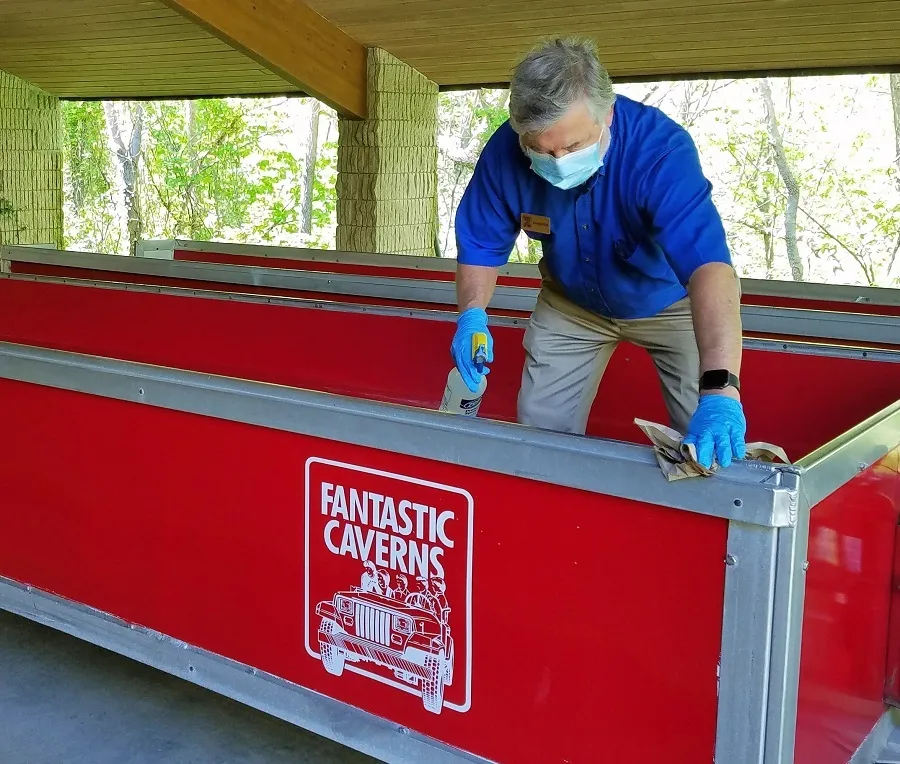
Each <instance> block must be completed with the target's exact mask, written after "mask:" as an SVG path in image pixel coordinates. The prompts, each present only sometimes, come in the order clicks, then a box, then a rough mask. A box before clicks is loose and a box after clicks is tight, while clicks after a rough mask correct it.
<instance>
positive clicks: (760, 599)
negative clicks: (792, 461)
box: [0, 343, 798, 764]
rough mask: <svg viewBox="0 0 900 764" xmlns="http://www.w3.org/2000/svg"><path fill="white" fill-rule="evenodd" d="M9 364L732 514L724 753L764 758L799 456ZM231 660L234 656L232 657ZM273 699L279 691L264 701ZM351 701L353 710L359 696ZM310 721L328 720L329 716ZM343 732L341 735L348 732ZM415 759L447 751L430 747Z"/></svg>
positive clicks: (74, 386)
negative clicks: (657, 451) (679, 475)
mask: <svg viewBox="0 0 900 764" xmlns="http://www.w3.org/2000/svg"><path fill="white" fill-rule="evenodd" d="M0 377H2V378H6V379H13V380H17V381H21V382H27V383H31V384H39V385H47V386H51V387H56V388H60V389H65V390H73V391H77V392H82V393H87V394H92V395H99V396H104V397H108V398H113V399H117V400H126V401H132V402H135V403H138V404H145V405H152V406H160V407H164V408H167V409H173V410H177V411H183V412H188V413H194V414H199V415H204V416H212V417H216V418H219V419H225V420H229V421H235V422H242V423H246V424H253V425H260V426H264V427H269V428H273V429H278V430H284V431H288V432H295V433H301V434H305V435H313V436H316V437H323V438H327V439H329V440H334V441H340V442H352V443H357V444H360V445H367V446H371V447H375V448H379V449H384V450H388V451H396V452H398V453H406V454H411V455H416V456H419V457H424V458H431V459H439V460H441V461H444V462H450V463H455V464H462V465H466V466H470V467H474V468H477V469H481V470H489V471H492V472H500V473H504V474H511V475H517V476H519V477H526V478H529V479H533V480H539V481H544V482H549V483H552V484H554V485H566V486H570V487H574V488H578V489H581V490H586V491H592V492H595V493H601V494H606V495H614V496H623V497H627V498H630V499H633V500H636V501H644V502H649V503H653V504H656V505H661V506H668V507H672V508H674V509H676V510H686V511H692V512H698V513H702V514H708V515H713V516H716V517H721V518H726V519H728V520H729V532H728V548H727V557H726V559H724V560H723V561H722V564H723V566H727V567H726V571H727V573H726V589H725V602H724V615H723V619H724V621H723V627H724V631H723V648H722V654H723V659H724V660H723V664H722V671H721V686H720V696H719V697H720V705H719V707H720V715H719V720H718V729H717V750H718V761H720V762H728V764H761V762H762V759H761V758H760V757H759V756H757V755H756V754H755V753H752V752H754V751H763V750H764V749H765V746H766V737H765V736H766V722H767V712H768V706H767V703H768V695H769V690H768V684H769V681H770V679H769V671H768V667H769V665H770V663H771V655H772V644H773V624H774V623H775V618H774V613H775V611H776V608H775V586H776V571H775V563H776V557H777V543H776V542H777V537H778V533H779V530H780V529H789V528H790V527H791V525H792V524H794V523H796V521H797V517H796V507H797V501H798V487H797V477H798V475H797V471H796V470H795V469H793V468H789V467H781V466H773V465H766V464H749V463H748V464H740V463H739V464H735V465H733V466H732V467H731V468H729V469H728V470H727V471H724V472H723V473H721V474H719V475H717V476H716V477H714V478H711V479H708V480H685V481H678V482H675V483H667V482H666V481H665V479H664V478H663V477H662V475H661V474H660V471H659V467H658V465H657V464H656V460H655V457H654V456H653V452H652V449H651V448H650V447H649V446H635V445H631V444H626V443H620V442H613V441H604V440H599V439H591V438H583V437H578V436H572V435H563V434H559V433H551V432H545V431H536V430H531V429H530V428H524V427H520V426H518V425H508V424H504V423H499V422H492V421H485V420H478V419H476V420H468V419H463V418H461V417H454V416H451V415H447V414H440V413H437V412H431V411H424V410H418V409H409V408H404V407H399V406H393V405H387V404H376V403H370V402H366V401H359V400H351V399H347V398H341V397H338V396H332V395H326V394H322V393H314V392H310V391H304V390H296V389H292V388H283V387H278V386H274V385H267V384H263V383H259V382H246V381H241V380H234V379H227V378H221V377H214V376H210V375H206V374H199V373H196V372H185V371H178V370H172V369H162V368H158V367H153V366H148V365H144V364H137V363H133V362H126V361H116V360H109V359H102V358H96V357H91V356H82V355H77V354H72V353H66V352H61V351H53V350H43V349H37V348H32V347H25V346H18V345H11V344H8V343H0ZM7 583H8V582H7ZM30 594H31V595H32V599H33V601H35V602H37V601H39V602H40V603H41V604H43V605H46V602H47V601H48V600H47V599H46V597H44V596H43V595H41V596H40V597H38V595H37V594H35V593H33V592H32V593H30ZM10 596H11V595H10V590H9V586H5V587H4V586H2V585H0V605H2V606H3V607H7V608H10V604H9V598H10ZM17 601H18V602H19V603H20V604H19V605H16V601H14V602H13V606H12V609H14V610H16V612H22V613H23V614H25V615H29V617H35V613H31V612H29V611H28V609H27V608H23V607H21V594H19V600H17ZM68 604H69V608H70V609H69V612H68V614H67V615H66V618H68V619H69V621H66V622H67V623H69V629H70V633H75V634H76V635H78V636H82V637H84V638H87V639H93V640H99V639H100V638H103V639H106V640H112V644H113V649H119V650H120V651H123V652H125V654H128V655H132V656H133V657H136V658H137V659H139V660H144V661H145V662H151V665H155V666H157V667H158V668H161V669H163V670H167V671H171V672H172V673H175V674H177V675H178V676H183V677H184V678H187V679H189V680H191V681H199V682H201V683H204V682H206V683H207V684H206V686H211V687H212V689H215V690H216V691H218V692H222V693H223V694H226V695H229V696H230V697H235V698H237V699H239V700H243V701H244V702H248V701H249V702H250V703H251V704H257V705H258V706H259V704H260V698H259V697H256V696H255V694H254V693H268V692H269V690H266V689H264V687H263V685H262V684H260V683H255V682H254V683H252V684H253V686H254V688H256V689H253V690H251V689H250V688H249V687H248V685H247V683H248V682H250V681H251V680H249V679H248V678H247V675H248V673H250V674H251V675H252V674H253V671H252V670H251V669H248V668H247V667H240V666H237V665H235V664H232V663H231V662H222V661H221V659H213V657H211V656H208V655H204V656H203V657H204V659H209V660H208V661H207V662H206V663H204V667H205V668H204V670H203V671H197V670H195V671H193V672H191V671H190V670H189V671H188V673H187V674H185V670H184V669H185V666H184V661H185V659H184V658H180V657H177V656H173V654H172V653H171V652H166V653H165V654H164V655H163V654H160V653H159V652H157V653H153V652H148V651H147V650H146V649H145V648H146V647H147V645H148V641H147V640H144V641H143V642H141V644H140V645H137V643H136V642H134V640H137V637H134V639H133V640H131V637H129V639H130V640H131V641H130V642H129V643H128V644H125V643H123V642H122V634H124V633H125V632H123V630H122V629H121V628H118V629H117V628H115V619H110V618H109V617H107V616H104V615H102V614H96V613H93V614H92V617H91V618H90V619H88V620H89V621H91V622H92V625H89V624H87V623H82V624H80V625H79V624H75V625H72V624H71V618H72V613H74V612H75V611H77V610H78V605H77V604H73V603H68ZM71 608H75V610H74V611H72V610H71ZM37 615H38V617H40V614H39V613H38V614H37ZM98 619H99V621H98ZM63 620H65V618H64V619H63ZM51 625H52V624H51ZM113 633H114V634H118V635H119V636H114V635H113ZM98 635H99V636H98ZM144 635H145V636H146V635H149V636H151V637H152V640H151V641H150V642H149V644H152V645H156V646H158V647H159V649H160V650H162V649H163V648H164V647H165V646H166V645H167V644H169V643H171V642H172V640H170V639H168V638H166V637H163V636H161V635H155V634H152V633H149V632H144ZM116 640H118V641H116ZM177 644H179V645H180V643H177ZM183 647H184V646H181V648H180V649H183ZM188 649H189V650H190V651H191V652H190V656H191V657H190V658H188V659H187V660H189V661H199V660H200V658H198V657H196V656H197V655H202V654H201V653H199V652H198V651H196V650H194V649H193V648H188ZM210 661H212V662H210ZM217 661H218V662H217ZM192 665H193V664H192ZM228 668H230V669H232V670H230V671H226V669H228ZM216 672H218V673H217V674H216ZM223 672H224V673H223ZM213 674H216V677H217V678H216V679H215V681H214V684H213V683H211V680H209V677H210V676H212V675H213ZM276 681H278V680H276ZM283 684H284V683H283ZM294 692H297V690H296V689H294ZM283 697H285V700H284V701H283V702H281V703H280V704H275V707H274V712H275V713H279V712H280V711H281V712H283V709H284V708H285V707H290V703H289V701H288V700H287V696H283ZM303 697H305V696H303ZM330 702H331V701H329V703H330ZM266 704H267V705H271V704H269V703H268V701H266ZM339 705H340V704H337V706H339ZM337 706H335V707H337ZM346 713H347V714H351V715H352V713H351V711H350V710H347V711H346ZM370 721H371V720H370ZM299 723H301V724H304V726H311V725H316V724H318V725H321V719H320V718H319V717H317V716H316V715H315V714H310V713H309V712H308V711H307V712H304V715H303V716H302V719H301V720H300V721H299ZM389 726H390V725H388V727H389ZM312 728H313V729H315V730H316V731H319V730H321V726H319V727H315V726H313V727H312ZM370 728H371V729H373V734H376V735H380V736H381V738H383V737H384V735H385V729H387V727H383V728H381V729H379V728H377V725H376V727H372V725H369V726H368V727H367V729H370ZM325 734H330V733H329V732H326V733H325ZM330 736H333V735H331V734H330ZM335 739H338V740H341V741H342V742H345V741H344V739H343V738H340V737H337V738H335ZM346 742H349V743H350V744H351V745H353V746H354V747H359V748H361V749H362V750H369V751H372V752H373V753H375V755H378V756H380V757H381V758H384V759H385V760H386V761H388V762H405V761H407V760H409V759H408V758H405V757H406V756H407V754H406V753H403V752H401V753H397V752H396V751H387V750H386V749H385V748H384V747H378V746H381V745H382V743H380V742H378V741H375V742H373V741H371V740H368V741H366V746H360V745H359V741H358V740H355V741H346ZM411 745H412V744H411ZM751 754H752V755H751ZM419 760H428V761H438V760H439V759H437V758H435V757H434V756H433V755H432V756H431V758H428V759H419ZM460 760H462V759H460ZM447 761H454V759H447Z"/></svg>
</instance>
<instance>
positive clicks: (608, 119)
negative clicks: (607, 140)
mask: <svg viewBox="0 0 900 764" xmlns="http://www.w3.org/2000/svg"><path fill="white" fill-rule="evenodd" d="M615 108H616V107H615V105H613V106H610V107H609V112H608V113H607V114H606V119H604V120H603V122H604V124H605V125H606V126H607V127H611V126H612V122H613V112H614V111H615Z"/></svg>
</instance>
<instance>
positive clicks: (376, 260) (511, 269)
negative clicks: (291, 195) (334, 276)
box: [136, 239, 540, 279]
mask: <svg viewBox="0 0 900 764" xmlns="http://www.w3.org/2000/svg"><path fill="white" fill-rule="evenodd" d="M136 249H137V255H138V257H141V256H146V254H145V253H146V252H158V253H163V252H166V253H167V255H166V257H167V258H168V259H170V260H171V259H172V258H173V257H174V253H175V250H176V249H180V250H183V251H185V252H212V253H215V254H221V255H249V256H251V257H260V258H281V259H284V260H300V261H303V262H310V263H315V262H320V263H346V264H348V265H375V266H379V267H381V268H408V269H411V270H421V271H425V272H439V273H455V272H456V258H451V257H422V256H421V255H389V254H384V253H380V252H379V253H376V252H342V251H336V250H332V249H309V248H305V247H277V246H267V245H259V244H236V243H234V242H222V241H189V240H187V239H149V240H146V241H139V242H138V244H137V248H136ZM154 256H156V257H159V256H161V255H154ZM500 274H501V275H503V276H515V277H517V278H534V279H539V278H540V271H539V270H538V267H537V265H535V264H534V263H515V262H511V263H507V264H506V265H504V266H502V267H501V268H500Z"/></svg>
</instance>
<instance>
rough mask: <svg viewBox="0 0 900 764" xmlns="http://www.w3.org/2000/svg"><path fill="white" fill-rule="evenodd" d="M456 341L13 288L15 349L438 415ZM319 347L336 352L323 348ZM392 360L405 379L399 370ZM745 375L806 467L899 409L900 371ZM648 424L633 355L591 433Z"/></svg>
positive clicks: (422, 333) (842, 365)
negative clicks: (868, 421) (401, 353)
mask: <svg viewBox="0 0 900 764" xmlns="http://www.w3.org/2000/svg"><path fill="white" fill-rule="evenodd" d="M523 332H524V329H523V328H521V327H497V328H496V329H495V330H494V339H495V363H494V364H493V367H492V370H491V374H490V378H489V380H490V381H489V386H488V391H487V394H486V395H485V399H484V403H483V405H482V409H481V411H482V412H483V415H484V416H486V417H491V418H495V419H501V420H507V421H510V420H514V419H515V416H516V398H517V394H518V389H519V382H520V379H521V373H522V365H523V363H524V358H525V354H524V350H523V349H522V336H523ZM452 335H453V324H452V323H451V322H449V321H426V320H420V319H414V318H405V317H398V316H378V315H371V314H365V313H358V312H345V311H329V310H321V309H315V308H305V307H287V306H278V305H266V304H260V303H256V304H254V303H248V302H236V301H227V300H206V299H202V298H199V297H192V296H172V295H161V294H153V293H141V292H126V291H118V290H113V289H100V288H94V287H80V286H79V287H74V286H67V285H61V284H46V283H40V282H27V281H22V282H17V281H12V280H2V281H0V339H2V340H4V341H6V342H17V343H22V344H29V345H38V346H42V347H52V348H58V349H61V350H70V351H73V352H78V353H88V354H95V355H103V356H109V357H113V358H122V359H126V360H132V361H141V362H145V363H152V364H157V365H161V366H171V367H176V368H183V369H192V370H196V371H202V372H207V373H212V374H220V375H225V376H234V377H241V378H246V379H256V380H260V381H265V382H273V383H277V384H284V385H290V386H293V387H301V388H308V389H314V390H324V391H327V392H332V393H338V394H341V395H350V396H354V397H362V398H369V399H373V400H381V401H387V402H394V403H404V404H409V405H414V406H421V407H425V408H436V407H437V406H438V403H439V402H440V397H441V394H442V392H443V389H444V385H445V383H446V378H447V373H448V371H449V370H450V368H451V363H452V361H451V359H450V351H449V347H450V341H451V339H452ZM312 338H330V340H331V341H329V342H321V343H317V344H315V345H314V344H312V343H313V339H312ZM344 340H345V341H344ZM398 347H399V348H408V349H410V352H411V353H412V354H413V356H414V357H415V363H412V364H411V363H409V362H407V361H403V362H401V361H400V360H399V359H396V358H395V354H396V349H397V348H398ZM392 360H393V361H394V362H395V366H394V367H393V368H395V369H396V371H394V372H391V371H388V372H385V371H384V368H385V367H386V368H387V369H391V368H392V367H391V366H390V365H389V364H390V363H391V362H392ZM742 377H743V397H744V404H745V408H746V411H747V418H748V438H749V439H751V440H767V441H770V442H773V443H777V444H779V445H781V446H783V447H784V448H785V449H786V450H787V453H788V456H789V457H790V458H792V459H799V458H800V457H801V456H803V455H805V454H806V453H809V452H810V451H812V450H813V449H814V448H816V447H818V446H820V445H822V444H824V443H826V442H827V441H829V440H831V439H832V438H835V437H837V436H838V435H840V434H841V433H843V432H845V431H846V430H848V429H849V428H850V427H852V426H854V425H856V424H857V423H859V422H860V421H862V420H863V419H865V418H866V417H868V416H870V415H872V414H874V413H877V412H878V411H879V410H881V409H882V408H884V407H885V406H888V405H890V404H891V403H893V402H894V400H896V397H897V390H898V389H900V364H897V363H878V362H875V361H870V360H863V359H850V358H830V357H826V356H813V355H800V354H792V353H781V352H770V351H762V350H748V351H746V352H745V357H744V367H743V371H742ZM802 380H812V381H813V383H812V384H803V383H802V382H801V381H802ZM823 380H827V382H828V384H823V383H822V381H823ZM798 385H802V389H803V394H802V395H799V394H797V390H798ZM773 392H775V393H776V394H774V395H773ZM822 412H828V416H823V415H822ZM635 417H641V418H643V419H650V420H651V421H657V422H665V421H666V418H667V415H666V411H665V407H664V405H663V400H662V395H661V393H660V387H659V382H658V379H657V376H656V371H655V369H654V368H653V365H652V362H651V361H650V358H649V356H648V355H647V354H646V353H645V352H644V351H642V350H639V349H637V348H634V347H633V346H629V345H623V346H622V347H620V348H619V349H618V350H617V351H616V353H615V354H614V356H613V360H612V362H611V363H610V365H609V367H608V370H607V372H606V374H605V376H604V378H603V382H602V384H601V386H600V390H599V393H598V396H597V400H596V403H595V405H594V408H593V410H592V413H591V418H590V421H589V425H588V432H589V434H592V435H598V436H602V437H610V438H615V439H619V440H629V441H637V442H644V441H643V434H642V433H641V432H640V430H638V428H637V427H636V426H635V425H634V418H635ZM798 422H802V423H803V425H802V426H798V425H797V423H798Z"/></svg>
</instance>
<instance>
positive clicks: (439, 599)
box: [431, 576, 450, 615]
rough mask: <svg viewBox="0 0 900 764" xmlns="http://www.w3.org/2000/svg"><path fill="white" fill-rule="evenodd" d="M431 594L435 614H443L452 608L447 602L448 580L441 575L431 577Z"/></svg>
mask: <svg viewBox="0 0 900 764" xmlns="http://www.w3.org/2000/svg"><path fill="white" fill-rule="evenodd" d="M431 596H432V601H433V603H434V610H435V615H441V613H443V612H444V610H445V609H446V610H447V611H449V610H450V605H449V604H448V603H447V582H446V581H444V579H443V578H441V577H440V576H435V577H434V578H432V579H431Z"/></svg>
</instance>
